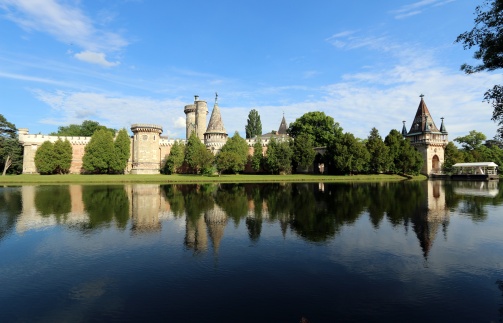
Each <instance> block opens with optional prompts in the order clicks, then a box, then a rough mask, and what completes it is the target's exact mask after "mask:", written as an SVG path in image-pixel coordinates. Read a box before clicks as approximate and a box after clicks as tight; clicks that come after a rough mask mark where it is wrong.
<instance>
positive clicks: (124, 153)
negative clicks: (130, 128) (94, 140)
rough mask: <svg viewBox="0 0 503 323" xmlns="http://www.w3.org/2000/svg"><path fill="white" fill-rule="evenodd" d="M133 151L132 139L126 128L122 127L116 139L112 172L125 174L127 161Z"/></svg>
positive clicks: (111, 166)
mask: <svg viewBox="0 0 503 323" xmlns="http://www.w3.org/2000/svg"><path fill="white" fill-rule="evenodd" d="M130 151H131V139H130V138H129V135H128V133H127V130H126V129H125V128H122V129H121V130H119V132H118V133H117V137H116V138H115V141H114V156H113V157H114V158H113V159H112V163H111V165H110V169H111V172H113V173H119V174H124V170H125V169H126V167H127V162H128V159H129V155H130Z"/></svg>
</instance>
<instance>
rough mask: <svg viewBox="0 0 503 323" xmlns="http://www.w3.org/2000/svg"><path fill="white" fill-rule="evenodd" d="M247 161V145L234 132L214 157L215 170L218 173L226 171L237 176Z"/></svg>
mask: <svg viewBox="0 0 503 323" xmlns="http://www.w3.org/2000/svg"><path fill="white" fill-rule="evenodd" d="M247 161H248V144H247V143H246V140H244V139H243V138H242V137H241V136H240V135H239V133H238V132H237V131H236V132H235V133H234V135H233V136H232V137H231V138H229V139H228V140H227V142H226V143H225V145H224V146H223V147H222V149H221V150H220V153H219V154H218V155H217V156H216V162H217V169H218V171H219V172H225V171H228V172H233V173H235V174H237V173H239V172H242V171H243V170H244V169H245V166H246V162H247Z"/></svg>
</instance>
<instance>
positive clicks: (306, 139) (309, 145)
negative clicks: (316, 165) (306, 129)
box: [292, 133, 316, 169]
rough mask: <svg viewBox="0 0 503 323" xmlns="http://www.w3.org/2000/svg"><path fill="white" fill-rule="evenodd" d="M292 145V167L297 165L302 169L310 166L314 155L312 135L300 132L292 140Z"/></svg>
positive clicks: (295, 167)
mask: <svg viewBox="0 0 503 323" xmlns="http://www.w3.org/2000/svg"><path fill="white" fill-rule="evenodd" d="M292 145H293V146H292V150H293V157H292V161H293V166H294V169H297V167H299V166H300V167H302V168H304V169H306V168H308V167H309V166H312V165H313V162H314V156H315V155H316V152H315V151H314V141H313V139H312V137H311V136H309V135H308V134H305V133H301V134H299V135H298V136H297V137H296V138H295V140H293V141H292Z"/></svg>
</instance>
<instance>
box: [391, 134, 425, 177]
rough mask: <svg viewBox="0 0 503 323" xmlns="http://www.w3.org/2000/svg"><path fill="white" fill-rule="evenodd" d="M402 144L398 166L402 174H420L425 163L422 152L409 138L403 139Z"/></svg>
mask: <svg viewBox="0 0 503 323" xmlns="http://www.w3.org/2000/svg"><path fill="white" fill-rule="evenodd" d="M400 146H401V147H400V156H399V159H398V163H397V168H398V169H400V170H401V172H402V174H412V175H418V174H419V172H420V171H421V168H422V167H423V163H424V161H423V157H422V156H421V153H420V152H419V151H417V149H416V148H415V147H413V146H412V145H411V144H410V142H409V140H403V141H402V143H401V145H400Z"/></svg>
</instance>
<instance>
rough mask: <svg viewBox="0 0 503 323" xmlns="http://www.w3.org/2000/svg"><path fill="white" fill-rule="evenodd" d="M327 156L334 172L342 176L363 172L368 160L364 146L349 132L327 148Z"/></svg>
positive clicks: (368, 156)
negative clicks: (331, 162) (331, 161)
mask: <svg viewBox="0 0 503 323" xmlns="http://www.w3.org/2000/svg"><path fill="white" fill-rule="evenodd" d="M328 156H329V158H331V159H332V160H333V165H334V168H335V169H336V172H337V173H343V174H352V173H353V172H362V171H364V170H365V169H366V168H367V165H368V162H369V159H370V155H369V152H368V150H367V148H366V147H365V144H364V143H363V142H361V141H360V140H358V139H357V138H355V136H354V135H353V134H352V133H349V132H347V133H345V134H344V135H342V137H341V138H339V139H338V140H336V141H334V142H333V143H331V144H330V145H329V146H328Z"/></svg>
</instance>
